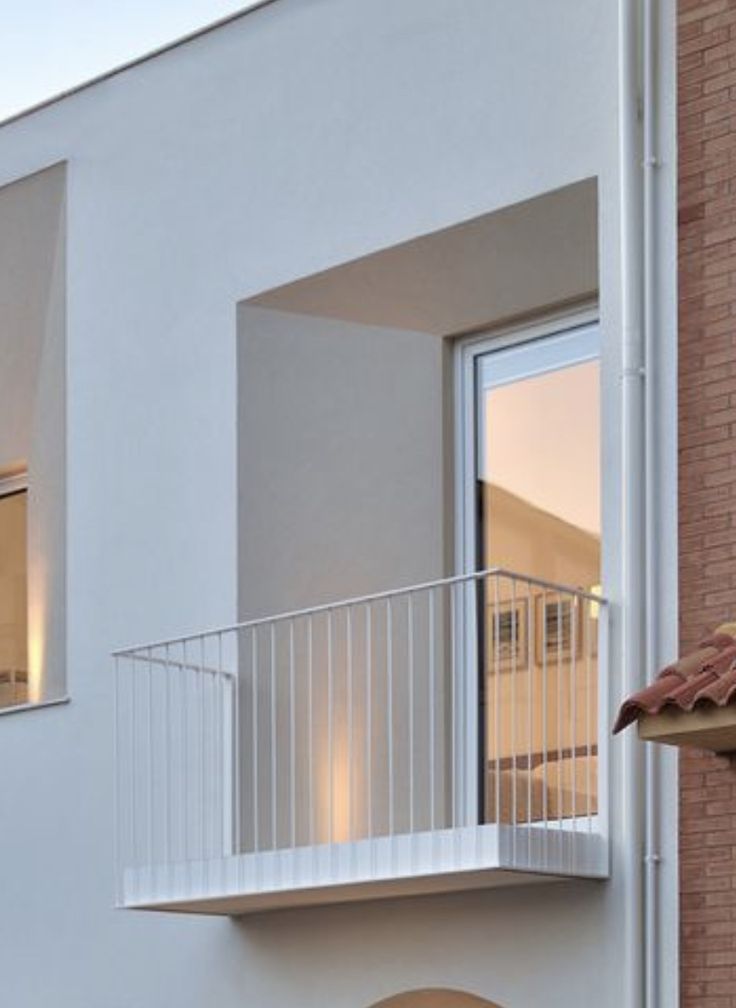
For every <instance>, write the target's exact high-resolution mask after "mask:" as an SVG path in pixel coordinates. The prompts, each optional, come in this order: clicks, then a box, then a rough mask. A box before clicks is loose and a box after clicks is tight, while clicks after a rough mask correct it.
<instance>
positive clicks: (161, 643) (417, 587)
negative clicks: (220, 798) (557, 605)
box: [112, 567, 608, 664]
mask: <svg viewBox="0 0 736 1008" xmlns="http://www.w3.org/2000/svg"><path fill="white" fill-rule="evenodd" d="M487 577H506V578H513V579H514V580H515V581H524V582H525V583H526V584H529V585H534V586H535V587H537V588H544V589H545V590H547V591H552V592H560V593H564V594H566V595H575V596H576V597H577V598H581V599H585V600H586V601H588V602H595V603H596V604H597V605H600V606H606V605H608V599H606V598H604V597H603V596H602V595H595V594H593V592H588V591H584V590H583V589H582V588H572V587H570V585H563V584H558V583H557V582H555V581H545V580H544V579H543V578H537V577H532V576H531V575H530V574H519V573H517V572H516V571H511V570H508V569H507V568H506V567H488V568H487V569H486V570H480V571H472V572H471V573H469V574H455V575H453V576H452V577H446V578H438V579H436V580H435V581H424V582H422V583H420V584H413V585H407V586H406V587H404V588H391V589H389V590H388V591H381V592H374V593H372V594H370V595H358V596H355V597H354V598H348V599H340V600H338V601H336V602H325V603H323V604H321V605H316V606H310V607H309V608H307V609H293V610H291V611H290V612H282V613H276V614H275V615H274V616H259V617H258V619H252V620H245V621H244V622H241V623H231V624H228V625H226V626H219V627H214V628H213V629H210V630H200V631H199V632H198V633H189V634H184V635H183V636H181V637H170V638H168V639H164V640H157V641H149V642H148V643H145V644H135V645H132V646H129V647H123V648H118V649H117V650H115V651H113V652H112V657H113V658H132V657H135V656H136V655H137V654H138V652H140V651H152V650H154V649H155V648H161V647H166V645H167V644H168V645H173V644H188V643H190V642H191V641H197V640H200V638H203V637H217V636H218V635H219V634H226V633H235V632H236V631H238V630H250V629H252V628H254V627H260V626H266V625H267V624H269V623H283V622H285V621H287V620H294V619H301V618H302V617H305V616H316V615H318V614H319V613H326V612H331V611H334V610H335V609H347V608H349V607H351V606H357V605H364V604H366V603H368V602H380V601H382V600H383V599H391V598H397V597H399V596H401V595H409V594H411V593H413V592H421V591H429V590H430V589H432V588H444V587H447V586H448V585H454V584H460V583H462V582H463V581H479V580H481V578H487ZM172 664H175V663H174V662H172Z"/></svg>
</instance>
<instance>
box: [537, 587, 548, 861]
mask: <svg viewBox="0 0 736 1008" xmlns="http://www.w3.org/2000/svg"><path fill="white" fill-rule="evenodd" d="M540 599H541V609H540V616H539V618H540V620H541V621H542V625H541V626H540V628H539V630H540V635H541V638H542V759H543V763H542V819H543V820H544V828H545V857H546V850H547V847H546V836H547V834H546V830H547V826H548V820H549V737H548V719H549V704H548V700H549V695H548V691H549V683H548V680H547V592H546V591H545V589H542V592H541V595H540ZM545 863H546V862H545Z"/></svg>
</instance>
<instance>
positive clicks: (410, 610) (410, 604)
mask: <svg viewBox="0 0 736 1008" xmlns="http://www.w3.org/2000/svg"><path fill="white" fill-rule="evenodd" d="M406 606H407V611H406V619H407V623H408V626H407V644H406V651H407V661H408V663H409V832H410V833H413V832H414V597H413V595H412V594H411V593H409V595H408V597H407V604H406Z"/></svg>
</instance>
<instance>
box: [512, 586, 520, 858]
mask: <svg viewBox="0 0 736 1008" xmlns="http://www.w3.org/2000/svg"><path fill="white" fill-rule="evenodd" d="M511 613H512V618H511V825H512V827H513V831H512V834H511V851H512V854H511V857H512V863H513V864H516V843H517V837H516V834H517V829H516V826H517V820H518V808H517V801H518V764H517V759H516V755H517V749H518V736H517V727H518V724H517V721H518V717H519V710H518V706H517V702H516V687H517V683H516V675H517V670H518V660H517V657H518V654H517V653H518V647H519V624H518V616H519V611H518V609H517V607H516V580H515V579H514V578H512V579H511Z"/></svg>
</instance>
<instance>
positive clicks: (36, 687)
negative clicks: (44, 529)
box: [28, 551, 48, 703]
mask: <svg viewBox="0 0 736 1008" xmlns="http://www.w3.org/2000/svg"><path fill="white" fill-rule="evenodd" d="M47 599H48V576H47V571H46V565H45V564H44V563H43V560H42V558H41V557H39V556H37V555H35V551H33V552H32V553H31V554H30V555H29V557H28V702H29V703H40V702H41V701H42V700H44V699H45V675H44V670H45V668H46V626H47V617H48V613H47Z"/></svg>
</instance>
